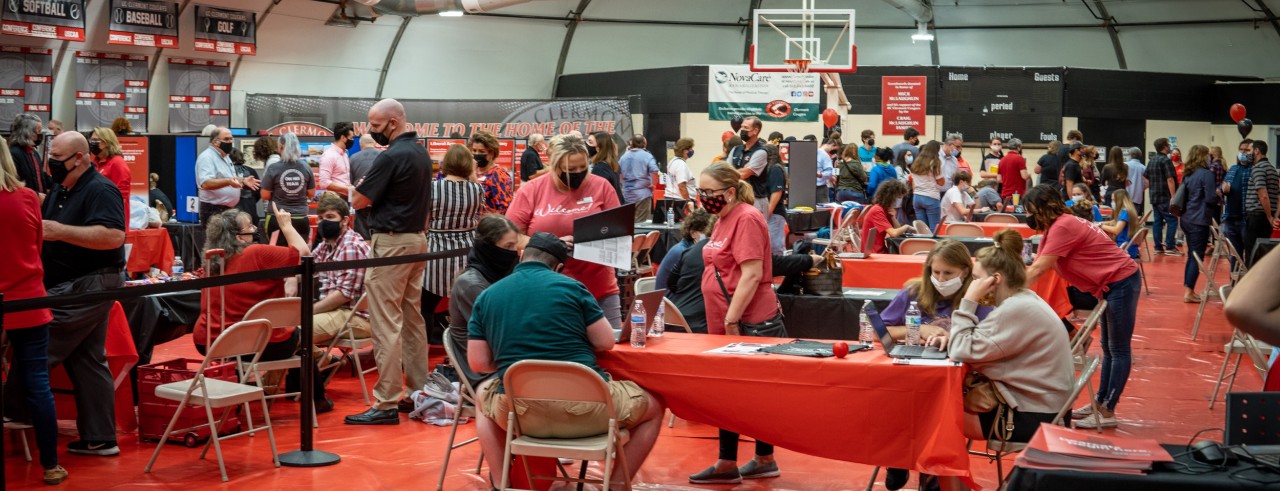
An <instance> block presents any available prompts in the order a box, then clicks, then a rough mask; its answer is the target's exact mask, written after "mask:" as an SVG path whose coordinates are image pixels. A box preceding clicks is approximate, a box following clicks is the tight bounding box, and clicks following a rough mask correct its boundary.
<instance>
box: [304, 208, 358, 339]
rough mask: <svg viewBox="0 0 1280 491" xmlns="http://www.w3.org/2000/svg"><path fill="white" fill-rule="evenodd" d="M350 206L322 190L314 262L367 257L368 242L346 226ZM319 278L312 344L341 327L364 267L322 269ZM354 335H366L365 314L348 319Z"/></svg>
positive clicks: (348, 312)
mask: <svg viewBox="0 0 1280 491" xmlns="http://www.w3.org/2000/svg"><path fill="white" fill-rule="evenodd" d="M350 211H351V207H350V205H348V204H347V200H344V199H342V198H341V197H339V196H338V195H337V194H334V193H325V194H324V195H323V196H321V197H320V203H319V204H318V205H317V206H316V214H317V215H319V216H318V218H319V221H318V222H317V223H316V225H317V226H316V237H317V238H318V239H322V240H321V241H320V245H319V246H318V247H316V249H315V250H314V251H312V254H313V255H314V256H315V258H316V262H317V263H330V262H337V261H354V260H357V259H368V258H369V245H368V244H366V243H365V241H364V238H362V237H360V234H358V233H356V232H355V231H354V230H351V228H350V227H348V226H347V222H348V220H347V217H348V215H349V214H350ZM318 276H319V277H320V297H319V298H320V300H319V301H317V302H316V304H315V306H314V307H313V312H314V317H313V320H312V325H313V326H314V331H313V332H314V336H315V344H324V343H328V342H329V341H330V340H332V339H333V338H334V336H337V335H338V333H339V332H340V331H341V330H342V326H343V324H345V323H346V322H347V317H348V316H350V315H351V309H352V308H354V307H355V306H356V302H357V301H359V299H360V296H361V295H363V294H364V268H359V269H342V270H337V271H324V272H321V273H319V274H318ZM351 330H352V331H353V333H354V334H355V337H356V338H367V337H369V336H370V331H369V313H368V312H356V315H355V316H354V317H352V318H351Z"/></svg>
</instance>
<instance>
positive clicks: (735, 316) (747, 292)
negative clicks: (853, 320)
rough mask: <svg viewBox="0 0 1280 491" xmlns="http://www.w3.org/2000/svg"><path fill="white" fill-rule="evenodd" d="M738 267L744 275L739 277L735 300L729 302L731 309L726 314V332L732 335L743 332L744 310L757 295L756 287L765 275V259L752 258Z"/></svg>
mask: <svg viewBox="0 0 1280 491" xmlns="http://www.w3.org/2000/svg"><path fill="white" fill-rule="evenodd" d="M738 267H739V268H741V269H742V276H741V277H740V278H738V287H737V289H735V290H734V291H733V301H732V302H730V303H729V310H728V312H725V314H724V317H725V321H724V329H725V333H726V334H729V335H731V336H737V335H739V334H740V332H741V331H740V330H739V328H740V327H741V325H740V324H741V322H742V312H743V311H745V310H747V304H748V303H750V302H751V299H752V298H754V297H755V295H756V287H758V286H759V285H760V278H761V277H762V276H764V260H761V259H751V260H749V261H744V262H743V263H742V264H739V265H738Z"/></svg>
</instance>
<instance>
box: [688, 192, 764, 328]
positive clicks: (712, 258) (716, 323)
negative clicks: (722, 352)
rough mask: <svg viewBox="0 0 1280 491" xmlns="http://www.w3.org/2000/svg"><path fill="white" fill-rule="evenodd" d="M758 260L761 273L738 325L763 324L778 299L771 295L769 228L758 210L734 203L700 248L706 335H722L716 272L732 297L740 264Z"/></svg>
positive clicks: (723, 306) (725, 308)
mask: <svg viewBox="0 0 1280 491" xmlns="http://www.w3.org/2000/svg"><path fill="white" fill-rule="evenodd" d="M753 259H758V260H760V261H761V262H763V264H764V266H763V268H764V269H763V273H764V274H762V275H760V283H759V284H757V285H756V293H755V295H754V296H752V297H751V301H750V302H748V303H747V308H746V310H744V311H743V312H742V319H741V322H752V323H756V322H764V321H767V320H769V318H771V317H773V316H774V314H776V313H777V312H778V298H777V297H776V296H774V293H773V256H772V253H771V252H769V226H768V225H765V222H764V217H763V216H761V215H760V210H757V209H756V208H755V207H754V206H751V205H747V204H743V203H738V204H736V205H734V206H733V209H731V210H729V213H727V214H726V215H725V216H723V217H721V218H720V219H719V220H718V221H716V226H715V229H714V230H712V232H711V238H710V239H709V240H708V241H707V244H706V245H705V246H703V247H702V261H703V264H705V265H706V268H705V269H703V270H702V298H703V299H705V303H706V307H707V331H708V332H710V333H711V334H724V332H725V330H724V316H725V314H726V313H728V312H729V303H728V300H727V299H726V298H724V291H722V290H720V282H719V281H716V270H717V269H719V270H720V279H721V281H723V282H724V287H725V289H727V290H729V295H730V296H732V295H733V293H734V291H736V290H737V289H738V280H740V279H742V268H741V265H742V263H744V262H746V261H750V260H753Z"/></svg>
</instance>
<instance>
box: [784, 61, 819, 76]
mask: <svg viewBox="0 0 1280 491" xmlns="http://www.w3.org/2000/svg"><path fill="white" fill-rule="evenodd" d="M785 61H786V63H787V71H789V72H791V73H809V63H812V62H813V60H807V59H803V58H801V59H792V60H785Z"/></svg>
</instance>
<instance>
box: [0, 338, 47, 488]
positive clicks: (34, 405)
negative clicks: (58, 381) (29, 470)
mask: <svg viewBox="0 0 1280 491" xmlns="http://www.w3.org/2000/svg"><path fill="white" fill-rule="evenodd" d="M5 333H6V334H8V335H9V343H10V344H12V345H13V368H12V370H11V371H10V373H9V376H10V377H13V378H21V379H22V382H23V386H24V387H26V390H25V391H24V392H25V395H26V399H27V405H28V407H29V409H30V411H31V413H30V414H31V426H32V427H34V429H35V432H36V447H39V449H40V465H42V466H44V468H45V469H48V468H51V467H53V466H55V465H58V416H57V414H55V413H54V409H53V392H52V391H51V390H50V389H49V326H48V324H46V325H43V326H37V327H29V328H26V329H13V330H9V331H6V332H5Z"/></svg>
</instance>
